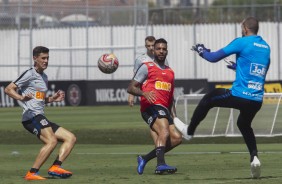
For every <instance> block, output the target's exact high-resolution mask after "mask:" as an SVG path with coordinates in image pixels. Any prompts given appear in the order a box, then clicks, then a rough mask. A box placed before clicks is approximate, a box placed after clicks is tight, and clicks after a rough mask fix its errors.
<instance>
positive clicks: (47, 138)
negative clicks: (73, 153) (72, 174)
mask: <svg viewBox="0 0 282 184" xmlns="http://www.w3.org/2000/svg"><path fill="white" fill-rule="evenodd" d="M39 138H40V140H41V141H42V142H43V143H44V146H43V147H42V148H41V149H40V152H39V154H38V155H37V157H36V159H35V162H34V164H33V166H32V168H31V169H30V171H29V172H28V173H27V175H26V176H25V179H26V180H42V179H44V178H43V177H40V176H38V175H37V172H38V171H39V169H40V167H41V166H42V165H43V164H44V162H45V161H46V160H47V158H48V157H49V156H50V154H51V153H52V152H53V150H54V149H55V147H56V145H57V138H56V136H55V134H54V132H53V130H52V128H51V127H46V128H43V129H41V134H40V137H39Z"/></svg>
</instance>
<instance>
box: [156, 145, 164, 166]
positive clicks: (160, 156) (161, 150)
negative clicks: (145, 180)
mask: <svg viewBox="0 0 282 184" xmlns="http://www.w3.org/2000/svg"><path fill="white" fill-rule="evenodd" d="M164 154H165V147H164V146H160V147H157V148H156V155H157V165H158V166H159V165H163V164H165V159H164Z"/></svg>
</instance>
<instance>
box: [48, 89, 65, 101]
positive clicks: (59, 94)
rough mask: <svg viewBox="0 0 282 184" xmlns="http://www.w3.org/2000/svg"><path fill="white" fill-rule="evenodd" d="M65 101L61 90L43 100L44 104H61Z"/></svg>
mask: <svg viewBox="0 0 282 184" xmlns="http://www.w3.org/2000/svg"><path fill="white" fill-rule="evenodd" d="M64 99H65V92H64V91H62V90H59V91H57V92H56V93H55V94H54V95H52V96H50V97H46V98H45V103H52V102H61V101H63V100H64Z"/></svg>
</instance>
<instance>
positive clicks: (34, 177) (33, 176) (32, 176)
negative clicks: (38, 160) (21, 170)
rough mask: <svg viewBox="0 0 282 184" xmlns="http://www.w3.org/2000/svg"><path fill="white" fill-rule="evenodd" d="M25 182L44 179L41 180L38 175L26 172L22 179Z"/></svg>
mask: <svg viewBox="0 0 282 184" xmlns="http://www.w3.org/2000/svg"><path fill="white" fill-rule="evenodd" d="M24 179H25V180H46V178H43V177H42V176H39V173H38V172H36V173H31V172H30V171H28V172H27V173H26V175H25V177H24Z"/></svg>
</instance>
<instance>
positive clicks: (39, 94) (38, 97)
mask: <svg viewBox="0 0 282 184" xmlns="http://www.w3.org/2000/svg"><path fill="white" fill-rule="evenodd" d="M34 96H35V99H36V100H40V101H43V100H45V93H44V92H42V91H36V92H35V95H34Z"/></svg>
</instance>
